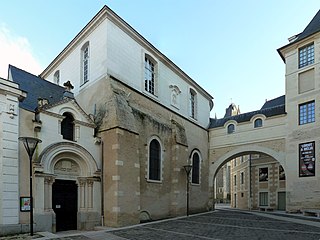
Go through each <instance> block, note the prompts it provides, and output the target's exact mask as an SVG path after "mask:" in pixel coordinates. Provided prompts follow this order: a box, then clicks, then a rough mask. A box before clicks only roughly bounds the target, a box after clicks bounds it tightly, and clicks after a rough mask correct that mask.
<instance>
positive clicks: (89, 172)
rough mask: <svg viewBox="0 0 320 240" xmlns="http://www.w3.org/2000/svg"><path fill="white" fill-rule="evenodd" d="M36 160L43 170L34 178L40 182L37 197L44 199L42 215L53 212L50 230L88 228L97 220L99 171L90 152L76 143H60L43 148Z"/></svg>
mask: <svg viewBox="0 0 320 240" xmlns="http://www.w3.org/2000/svg"><path fill="white" fill-rule="evenodd" d="M39 160H40V162H39V165H41V166H42V173H41V174H39V173H38V174H37V176H38V177H36V181H37V182H38V185H41V184H42V183H41V182H42V181H43V190H44V191H43V192H41V191H38V192H37V194H38V196H37V198H38V199H44V209H43V212H44V215H46V214H47V213H48V212H51V213H52V215H53V216H52V217H53V219H54V220H53V222H52V229H53V231H65V230H74V229H78V230H90V229H93V227H94V226H95V225H97V224H98V223H100V218H101V207H100V206H101V205H100V201H101V184H100V170H99V168H98V166H97V163H96V161H95V160H94V158H93V157H92V156H91V155H90V153H89V152H88V151H87V150H86V149H84V148H83V147H81V146H80V145H77V144H76V143H73V142H60V143H55V144H52V145H50V146H48V147H47V148H45V149H44V151H43V152H42V153H41V155H40V156H39ZM94 193H95V194H94ZM42 194H43V196H41V195H42Z"/></svg>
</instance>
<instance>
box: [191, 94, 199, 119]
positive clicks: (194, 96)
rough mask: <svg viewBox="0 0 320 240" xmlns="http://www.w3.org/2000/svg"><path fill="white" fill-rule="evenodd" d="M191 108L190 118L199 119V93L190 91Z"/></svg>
mask: <svg viewBox="0 0 320 240" xmlns="http://www.w3.org/2000/svg"><path fill="white" fill-rule="evenodd" d="M189 98H190V99H189V107H190V117H192V118H193V119H196V118H197V93H196V92H195V91H194V90H193V89H190V93H189Z"/></svg>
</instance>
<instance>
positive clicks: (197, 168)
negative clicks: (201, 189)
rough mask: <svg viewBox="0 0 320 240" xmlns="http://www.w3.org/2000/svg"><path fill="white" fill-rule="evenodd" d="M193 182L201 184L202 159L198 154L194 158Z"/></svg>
mask: <svg viewBox="0 0 320 240" xmlns="http://www.w3.org/2000/svg"><path fill="white" fill-rule="evenodd" d="M191 182H192V183H194V184H199V183H200V157H199V154H198V153H197V152H195V153H194V154H193V156H192V178H191Z"/></svg>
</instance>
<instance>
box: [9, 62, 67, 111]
mask: <svg viewBox="0 0 320 240" xmlns="http://www.w3.org/2000/svg"><path fill="white" fill-rule="evenodd" d="M8 77H9V80H11V81H13V82H15V83H17V84H19V86H20V89H21V90H22V91H25V92H27V97H26V98H25V99H24V101H23V102H20V105H19V106H20V107H21V108H23V109H26V110H29V111H33V112H34V111H35V109H36V108H37V107H38V98H44V99H47V100H48V101H49V104H53V103H55V102H59V101H61V100H62V98H63V93H64V92H65V89H64V88H63V87H61V86H59V85H56V84H54V83H51V82H48V81H46V80H44V79H42V78H40V77H37V76H35V75H33V74H31V73H28V72H26V71H24V70H21V69H19V68H17V67H15V66H12V65H9V76H8Z"/></svg>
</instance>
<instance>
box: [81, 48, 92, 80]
mask: <svg viewBox="0 0 320 240" xmlns="http://www.w3.org/2000/svg"><path fill="white" fill-rule="evenodd" d="M89 56H90V55H89V42H86V43H85V44H84V45H83V46H82V48H81V64H82V66H81V85H82V84H85V83H86V82H88V81H89Z"/></svg>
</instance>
